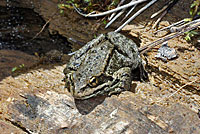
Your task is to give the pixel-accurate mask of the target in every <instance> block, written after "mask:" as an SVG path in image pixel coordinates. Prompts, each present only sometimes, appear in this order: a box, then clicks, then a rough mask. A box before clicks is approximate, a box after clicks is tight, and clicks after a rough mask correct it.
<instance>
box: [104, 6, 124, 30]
mask: <svg viewBox="0 0 200 134" xmlns="http://www.w3.org/2000/svg"><path fill="white" fill-rule="evenodd" d="M126 9H127V8H125V9H123V10H122V11H121V12H119V13H118V14H117V15H115V17H114V18H113V19H112V20H111V21H110V22H108V24H107V25H106V26H105V28H108V27H109V26H110V25H111V24H112V23H113V22H114V21H115V20H116V19H117V18H119V17H120V16H121V15H122V14H123V13H124V12H125V11H126Z"/></svg>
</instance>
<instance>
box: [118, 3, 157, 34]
mask: <svg viewBox="0 0 200 134" xmlns="http://www.w3.org/2000/svg"><path fill="white" fill-rule="evenodd" d="M156 1H157V0H152V1H151V2H149V3H148V4H147V5H146V6H144V7H143V8H141V9H140V10H139V11H137V12H136V13H135V14H134V15H133V16H132V17H131V18H129V19H128V20H127V21H126V22H125V23H124V24H122V25H121V26H120V27H119V28H118V29H117V30H115V32H119V31H121V29H122V28H124V27H125V26H126V25H127V24H128V23H129V22H131V21H132V20H133V19H135V17H137V16H138V15H140V14H141V13H142V12H143V11H144V10H146V9H147V8H148V7H150V6H151V5H153V4H154V3H155V2H156Z"/></svg>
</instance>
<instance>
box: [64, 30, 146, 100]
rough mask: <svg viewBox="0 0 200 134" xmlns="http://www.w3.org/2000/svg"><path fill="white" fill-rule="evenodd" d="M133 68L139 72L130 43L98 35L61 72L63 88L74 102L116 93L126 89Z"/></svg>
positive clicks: (111, 35) (139, 64) (122, 38)
mask: <svg viewBox="0 0 200 134" xmlns="http://www.w3.org/2000/svg"><path fill="white" fill-rule="evenodd" d="M136 68H139V69H140V70H141V69H142V70H143V65H142V60H141V58H140V55H139V52H138V48H137V46H136V44H135V43H134V42H133V41H132V40H131V39H128V38H127V37H125V36H124V35H122V34H120V33H115V32H109V33H107V34H101V35H99V36H98V37H97V38H95V39H93V40H92V41H90V42H88V43H87V44H86V45H85V46H83V47H82V48H81V49H79V50H78V51H77V52H76V53H75V54H74V55H73V56H72V57H71V59H70V61H69V63H68V64H67V66H66V68H65V69H64V74H65V78H64V80H65V86H66V88H67V89H68V91H69V92H70V93H71V94H72V96H73V97H74V98H75V99H88V98H91V97H95V96H97V95H104V94H107V95H111V94H113V93H120V92H121V91H124V90H129V89H130V86H131V81H132V78H133V76H134V74H135V73H134V70H135V69H136ZM140 74H141V75H143V74H142V73H140ZM141 77H143V76H141Z"/></svg>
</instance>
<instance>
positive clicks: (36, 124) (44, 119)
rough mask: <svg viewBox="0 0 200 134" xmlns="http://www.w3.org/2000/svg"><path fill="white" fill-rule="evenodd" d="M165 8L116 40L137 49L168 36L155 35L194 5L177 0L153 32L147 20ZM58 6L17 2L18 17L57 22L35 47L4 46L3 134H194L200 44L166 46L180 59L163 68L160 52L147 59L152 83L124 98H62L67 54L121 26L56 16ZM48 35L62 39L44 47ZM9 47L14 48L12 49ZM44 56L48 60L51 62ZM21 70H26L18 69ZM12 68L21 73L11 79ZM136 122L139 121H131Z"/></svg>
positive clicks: (199, 100) (0, 74)
mask: <svg viewBox="0 0 200 134" xmlns="http://www.w3.org/2000/svg"><path fill="white" fill-rule="evenodd" d="M29 2H32V4H30V3H29ZM164 2H165V1H164V0H161V1H159V2H157V3H156V4H154V5H153V6H152V7H151V8H149V9H148V10H147V11H145V12H143V13H142V14H141V16H139V17H137V18H136V20H134V21H133V22H132V23H131V24H129V25H127V26H126V27H125V28H124V29H123V30H122V31H121V33H123V34H125V35H126V36H128V37H130V38H131V39H133V40H135V41H137V42H138V44H140V47H142V46H144V45H147V44H149V43H151V42H153V41H155V40H157V39H159V38H161V37H163V36H164V35H166V34H167V32H161V33H158V34H154V33H153V32H154V31H155V30H156V29H160V28H163V27H165V26H168V25H170V24H171V23H174V22H177V21H179V20H181V19H183V18H186V17H189V14H188V10H189V6H190V4H191V3H192V0H190V1H188V0H181V1H180V2H178V3H177V5H176V6H175V7H174V8H173V9H172V10H171V11H170V12H169V13H168V14H167V15H166V17H164V18H163V20H162V21H161V22H160V23H159V25H158V27H157V28H156V29H152V24H153V23H154V22H155V20H151V19H150V16H151V15H152V13H154V12H155V11H157V10H158V9H160V7H162V6H163V5H164ZM57 3H58V1H57V0H51V1H46V0H44V1H37V0H33V1H26V2H24V3H23V2H21V3H20V4H19V3H17V2H16V3H14V4H16V6H17V7H20V10H22V8H23V10H24V12H26V11H28V10H30V9H34V11H35V12H37V13H38V14H39V15H40V16H41V17H42V18H43V19H44V20H45V21H46V22H47V21H49V19H50V18H51V17H52V15H54V16H53V19H51V21H49V24H48V27H46V29H45V30H44V31H43V32H42V34H44V36H42V35H41V36H39V38H37V39H38V40H36V41H35V42H31V44H29V45H28V47H27V46H25V47H22V46H20V43H21V44H24V43H23V42H22V41H19V40H18V42H9V41H8V42H7V48H6V47H4V48H1V50H0V69H1V70H0V100H1V105H0V119H1V122H0V124H1V125H0V130H2V131H1V132H5V133H9V131H5V128H10V131H12V132H16V133H31V132H35V133H86V132H90V133H95V132H96V133H109V132H110V133H116V132H115V131H114V130H118V132H122V133H125V131H126V132H127V133H131V132H135V133H148V132H152V133H198V131H200V130H199V128H200V126H199V124H200V119H199V117H198V115H197V113H198V112H199V109H200V96H199V95H200V62H199V59H200V49H199V48H200V44H198V42H195V39H194V41H193V42H195V43H188V42H186V41H185V40H184V36H181V37H178V38H174V39H172V40H170V41H169V42H168V44H169V46H170V47H172V48H175V49H176V51H177V53H178V57H177V58H175V59H173V60H169V61H167V62H164V61H162V60H160V59H157V58H155V55H156V53H157V50H158V48H159V47H160V46H157V47H155V48H154V49H152V50H151V51H150V52H148V53H147V54H146V55H144V56H143V59H144V61H145V62H146V66H145V68H146V70H147V72H148V74H149V81H148V82H138V81H133V92H129V91H126V92H123V93H121V94H120V95H118V96H116V95H113V96H111V97H107V98H102V97H100V98H95V99H93V100H89V101H78V100H74V99H73V98H72V97H71V95H70V94H69V93H68V92H67V91H65V89H64V82H63V81H62V79H63V77H64V74H63V69H64V68H65V65H66V63H67V62H68V61H69V58H70V56H68V55H67V53H68V52H70V51H74V50H77V49H78V48H80V47H81V46H82V45H83V44H84V43H86V42H88V41H89V40H91V39H92V38H94V36H95V35H98V34H100V33H106V32H108V31H112V30H114V29H116V27H117V26H119V21H117V22H116V23H114V24H113V25H112V26H111V28H109V29H104V24H103V23H102V20H103V19H104V18H95V19H91V18H90V19H88V18H83V17H81V16H80V15H78V14H77V13H76V12H75V11H74V10H73V9H67V10H66V11H65V14H64V15H61V14H59V13H58V10H57V8H56V7H57ZM0 5H1V6H3V7H5V6H6V2H0ZM32 5H34V8H33V7H32ZM25 7H28V8H29V9H27V8H25ZM138 8H139V7H138ZM1 11H3V9H2V8H1ZM55 12H56V14H54V13H55ZM4 13H5V12H4ZM4 15H5V16H6V14H4ZM5 16H4V19H5V20H6V19H7V18H5ZM0 17H2V16H0ZM33 18H36V16H34V17H33ZM40 19H41V18H40ZM29 21H30V19H29V20H25V22H26V23H27V22H29ZM6 22H7V21H6ZM31 22H32V21H31ZM37 22H38V21H37ZM37 22H36V23H37ZM41 22H42V21H41ZM36 23H34V24H36ZM0 24H2V22H1V23H0ZM6 24H7V23H6ZM22 24H24V23H22ZM44 24H45V23H44V22H42V23H41V24H40V27H38V28H37V30H31V29H35V28H33V27H36V25H32V24H31V25H30V27H31V28H30V31H32V33H31V34H27V33H26V32H24V35H31V36H28V38H26V39H31V37H33V36H34V35H36V34H37V33H38V32H39V31H40V29H42V26H43V25H44ZM26 25H27V24H26ZM20 26H22V25H20ZM5 28H6V27H5ZM0 30H2V29H0ZM0 32H3V30H2V31H0ZM10 32H11V31H10V29H6V33H10ZM16 34H18V33H16ZM49 34H50V35H51V36H52V35H59V37H58V38H59V39H58V40H57V41H56V42H55V43H53V42H54V41H49V40H53V39H52V38H50V37H48V36H49ZM0 35H1V34H0ZM3 35H6V34H3ZM7 35H8V34H7ZM61 36H62V37H61ZM3 37H4V38H3V39H5V40H4V41H2V42H6V39H9V37H11V36H8V38H6V36H3ZM60 37H61V38H60ZM64 37H65V39H63V38H64ZM43 39H44V40H43ZM60 39H61V40H60ZM14 41H16V40H14ZM13 44H17V45H14V47H10V46H13ZM42 44H44V46H42ZM37 45H39V47H38V46H37ZM49 46H51V47H49ZM71 47H72V49H71ZM39 48H40V49H39ZM11 49H12V50H11ZM55 50H58V51H55ZM48 52H50V53H51V54H53V55H49V53H48ZM37 53H38V54H37ZM22 64H24V65H25V67H22V68H20V67H19V66H20V65H22ZM14 67H18V69H17V70H16V71H15V72H12V68H14ZM116 109H117V110H116ZM48 110H49V111H48ZM116 113H117V114H116ZM50 114H51V115H50ZM108 115H109V116H108ZM111 116H112V117H111ZM115 117H116V118H115ZM134 120H136V122H133V121H134ZM102 121H103V123H102ZM137 121H138V122H137ZM141 122H143V123H141ZM180 122H181V123H182V124H181V123H180ZM140 123H141V124H140ZM113 124H115V125H113ZM142 124H145V125H142ZM117 126H118V127H117ZM119 126H120V127H121V128H120V127H119ZM128 126H131V127H128ZM140 126H142V128H140ZM152 126H154V127H153V128H152ZM134 127H135V129H134ZM50 128H51V129H50ZM81 129H82V131H80V130H81ZM121 129H122V130H121ZM3 130H4V131H3ZM136 130H138V131H136ZM148 130H151V131H148Z"/></svg>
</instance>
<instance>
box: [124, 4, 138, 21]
mask: <svg viewBox="0 0 200 134" xmlns="http://www.w3.org/2000/svg"><path fill="white" fill-rule="evenodd" d="M136 6H137V4H136V5H134V6H133V7H132V8H131V9H130V11H129V12H128V13H127V14H126V15H125V16H124V18H123V19H122V20H121V22H122V21H124V20H125V19H126V18H127V17H128V16H129V15H130V14H131V12H133V10H134V9H135V7H136Z"/></svg>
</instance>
